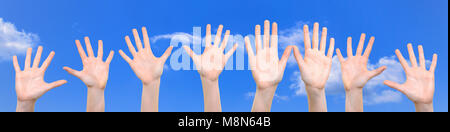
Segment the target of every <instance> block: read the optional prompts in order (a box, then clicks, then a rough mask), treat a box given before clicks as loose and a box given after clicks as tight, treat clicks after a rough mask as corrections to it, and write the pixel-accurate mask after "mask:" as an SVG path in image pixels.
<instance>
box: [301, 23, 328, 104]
mask: <svg viewBox="0 0 450 132" xmlns="http://www.w3.org/2000/svg"><path fill="white" fill-rule="evenodd" d="M303 33H304V38H305V42H304V43H305V57H304V58H303V56H302V55H301V54H300V51H299V50H298V48H297V47H296V48H295V49H294V55H295V58H296V60H297V62H298V66H299V68H300V73H301V76H302V80H303V82H305V88H306V92H307V94H308V104H309V111H311V112H326V111H327V103H326V97H325V84H326V82H327V80H328V76H329V75H330V70H331V60H332V57H333V51H334V38H331V41H330V47H329V49H328V53H327V54H325V52H326V40H327V28H323V29H322V35H321V40H320V43H319V23H314V29H313V38H312V47H311V38H310V35H309V28H308V25H305V26H304V27H303ZM319 44H320V45H319ZM319 46H320V47H319Z"/></svg>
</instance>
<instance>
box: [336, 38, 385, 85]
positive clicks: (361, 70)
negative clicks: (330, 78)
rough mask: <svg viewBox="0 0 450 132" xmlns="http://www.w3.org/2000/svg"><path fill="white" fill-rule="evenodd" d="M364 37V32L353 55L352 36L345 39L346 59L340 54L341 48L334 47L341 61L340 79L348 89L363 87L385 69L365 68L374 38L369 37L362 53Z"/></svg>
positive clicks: (383, 67)
mask: <svg viewBox="0 0 450 132" xmlns="http://www.w3.org/2000/svg"><path fill="white" fill-rule="evenodd" d="M365 37H366V35H365V34H361V38H360V41H359V44H358V48H357V50H356V54H355V55H353V52H352V38H351V37H349V38H348V39H347V56H348V57H347V60H345V59H344V57H343V56H342V53H341V50H340V49H336V54H337V56H338V58H339V62H340V63H341V71H342V81H343V83H344V88H345V89H346V90H350V89H351V88H363V87H364V85H365V84H366V83H367V82H368V81H369V80H370V79H372V78H373V77H375V76H377V75H379V74H381V73H382V72H383V71H384V70H385V69H386V67H385V66H382V67H380V68H378V69H376V70H373V71H369V70H368V69H367V63H368V61H369V55H370V52H371V50H372V46H373V43H374V41H375V38H374V37H371V38H370V40H369V43H368V45H367V47H366V50H365V52H364V54H362V50H363V45H364V40H365Z"/></svg>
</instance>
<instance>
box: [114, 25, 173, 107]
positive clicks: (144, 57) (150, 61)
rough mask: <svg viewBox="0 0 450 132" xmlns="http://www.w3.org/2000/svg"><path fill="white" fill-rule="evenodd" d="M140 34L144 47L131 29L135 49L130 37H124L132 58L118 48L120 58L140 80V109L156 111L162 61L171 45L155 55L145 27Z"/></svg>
mask: <svg viewBox="0 0 450 132" xmlns="http://www.w3.org/2000/svg"><path fill="white" fill-rule="evenodd" d="M142 34H143V37H144V46H145V47H144V46H143V45H142V41H141V39H140V38H139V33H138V31H137V30H136V29H133V36H134V40H135V43H136V47H137V51H136V49H135V48H134V46H133V44H132V43H131V40H130V37H128V36H126V37H125V41H126V43H127V45H128V49H129V51H130V53H131V54H132V56H133V59H131V58H130V57H128V56H127V55H126V54H125V53H124V52H123V51H122V50H119V53H120V55H121V56H122V58H123V59H124V60H125V61H127V62H128V64H129V65H130V67H131V69H133V71H134V73H135V74H136V76H137V77H138V78H139V79H141V81H142V84H143V88H142V103H141V111H142V112H158V101H159V86H160V80H161V76H162V74H163V71H164V63H165V62H166V60H167V58H168V57H169V56H170V54H171V53H172V49H173V47H172V46H170V47H169V48H167V49H166V51H165V52H164V54H163V55H162V56H161V57H156V56H155V55H154V54H153V52H152V49H151V47H150V40H149V37H148V33H147V29H146V28H145V27H143V28H142Z"/></svg>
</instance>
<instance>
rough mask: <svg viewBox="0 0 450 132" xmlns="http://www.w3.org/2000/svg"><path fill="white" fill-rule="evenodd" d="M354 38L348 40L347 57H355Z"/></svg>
mask: <svg viewBox="0 0 450 132" xmlns="http://www.w3.org/2000/svg"><path fill="white" fill-rule="evenodd" d="M352 50H353V49H352V37H348V38H347V57H350V56H353V51H352Z"/></svg>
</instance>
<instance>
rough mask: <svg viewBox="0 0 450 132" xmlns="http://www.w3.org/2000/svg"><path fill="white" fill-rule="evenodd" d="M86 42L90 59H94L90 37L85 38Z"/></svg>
mask: <svg viewBox="0 0 450 132" xmlns="http://www.w3.org/2000/svg"><path fill="white" fill-rule="evenodd" d="M84 42H85V43H86V50H87V53H88V56H89V57H94V51H93V50H92V45H91V41H90V40H89V37H84Z"/></svg>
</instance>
